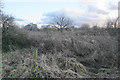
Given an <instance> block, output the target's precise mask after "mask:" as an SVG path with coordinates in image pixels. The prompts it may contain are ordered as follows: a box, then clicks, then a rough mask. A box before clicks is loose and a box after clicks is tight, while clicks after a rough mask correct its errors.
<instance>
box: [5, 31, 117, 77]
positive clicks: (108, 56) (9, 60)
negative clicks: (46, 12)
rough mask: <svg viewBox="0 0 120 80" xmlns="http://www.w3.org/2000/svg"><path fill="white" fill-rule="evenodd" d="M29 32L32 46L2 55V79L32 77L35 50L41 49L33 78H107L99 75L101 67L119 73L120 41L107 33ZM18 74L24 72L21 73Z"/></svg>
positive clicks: (38, 52)
mask: <svg viewBox="0 0 120 80" xmlns="http://www.w3.org/2000/svg"><path fill="white" fill-rule="evenodd" d="M27 33H28V38H29V40H30V41H31V45H32V46H31V47H30V48H28V49H24V50H18V51H16V52H13V54H11V53H10V55H4V56H3V64H4V65H3V66H4V67H3V70H4V71H3V76H5V77H31V75H30V73H31V72H30V69H32V67H31V66H32V61H33V60H34V58H33V49H34V48H37V49H38V51H37V54H38V57H37V60H36V65H37V66H36V69H38V66H39V67H40V68H39V70H36V69H35V70H34V73H33V76H32V77H37V78H38V77H42V78H45V77H47V78H48V77H51V78H61V77H63V78H69V77H72V78H75V77H77V78H83V77H88V78H89V77H105V75H104V76H102V75H100V73H101V72H99V71H100V69H101V68H105V69H110V70H114V72H115V73H114V74H117V73H116V67H117V55H118V50H117V48H118V47H117V43H118V41H117V39H116V36H115V35H114V36H111V35H110V34H109V33H108V30H104V29H98V30H92V29H90V30H79V29H76V30H71V31H66V30H63V31H62V32H59V31H57V30H51V29H50V30H49V29H48V30H41V31H37V32H34V31H33V32H32V31H30V32H27ZM21 69H22V70H21ZM91 70H92V71H91ZM6 71H7V72H6ZM19 71H21V73H19V74H18V73H17V72H19ZM104 73H105V74H107V70H106V71H105V72H103V73H101V74H104ZM12 74H16V75H12ZM110 74H112V73H110ZM114 74H113V75H114ZM108 76H109V75H106V77H108ZM115 76H116V75H115ZM115 76H113V77H115Z"/></svg>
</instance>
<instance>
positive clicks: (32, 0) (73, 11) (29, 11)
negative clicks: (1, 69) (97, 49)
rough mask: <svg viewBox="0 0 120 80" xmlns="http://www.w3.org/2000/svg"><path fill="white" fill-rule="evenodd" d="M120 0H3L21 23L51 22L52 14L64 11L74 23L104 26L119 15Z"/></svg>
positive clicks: (6, 7) (5, 11)
mask: <svg viewBox="0 0 120 80" xmlns="http://www.w3.org/2000/svg"><path fill="white" fill-rule="evenodd" d="M118 1H119V0H2V2H3V6H4V9H3V10H4V13H6V14H9V15H12V16H14V17H15V18H16V20H17V21H18V22H19V24H23V23H24V24H25V23H26V24H27V23H30V22H33V23H39V24H49V21H50V20H51V15H59V14H62V13H64V14H65V15H67V16H69V17H70V18H71V19H72V20H73V21H74V25H77V26H80V25H81V24H84V23H88V24H90V25H95V24H98V25H100V26H102V24H104V22H105V21H106V20H107V19H112V18H116V17H117V15H118Z"/></svg>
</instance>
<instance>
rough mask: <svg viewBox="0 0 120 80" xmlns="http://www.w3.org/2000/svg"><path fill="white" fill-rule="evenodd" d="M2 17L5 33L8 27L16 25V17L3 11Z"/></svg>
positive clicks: (3, 31)
mask: <svg viewBox="0 0 120 80" xmlns="http://www.w3.org/2000/svg"><path fill="white" fill-rule="evenodd" d="M1 18H2V33H5V31H6V30H7V29H8V27H15V25H14V18H13V17H12V16H9V15H6V14H3V13H2V14H1Z"/></svg>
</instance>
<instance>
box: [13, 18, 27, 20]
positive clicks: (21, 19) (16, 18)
mask: <svg viewBox="0 0 120 80" xmlns="http://www.w3.org/2000/svg"><path fill="white" fill-rule="evenodd" d="M15 21H25V20H24V19H21V18H15Z"/></svg>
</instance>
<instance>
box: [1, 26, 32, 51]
mask: <svg viewBox="0 0 120 80" xmlns="http://www.w3.org/2000/svg"><path fill="white" fill-rule="evenodd" d="M21 31H22V30H21V29H17V28H14V27H8V28H7V29H6V30H5V32H4V34H3V36H2V51H3V52H8V51H12V50H15V49H21V48H25V47H28V46H29V45H30V43H29V40H28V39H27V37H26V36H27V35H26V34H25V32H21Z"/></svg>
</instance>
